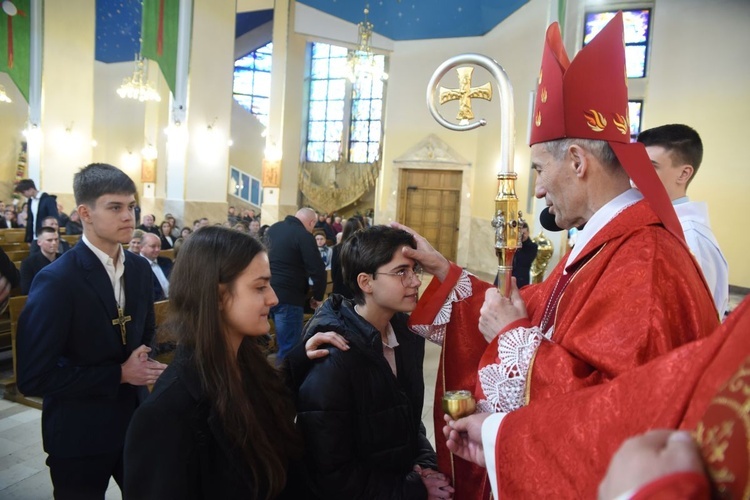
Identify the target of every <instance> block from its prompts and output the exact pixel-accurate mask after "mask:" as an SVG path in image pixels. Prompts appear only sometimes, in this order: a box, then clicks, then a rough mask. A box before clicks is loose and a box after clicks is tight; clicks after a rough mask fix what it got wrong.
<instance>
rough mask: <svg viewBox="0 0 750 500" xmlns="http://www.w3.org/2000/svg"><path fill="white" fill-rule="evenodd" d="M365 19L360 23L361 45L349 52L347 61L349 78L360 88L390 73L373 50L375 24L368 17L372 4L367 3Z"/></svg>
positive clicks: (385, 77)
mask: <svg viewBox="0 0 750 500" xmlns="http://www.w3.org/2000/svg"><path fill="white" fill-rule="evenodd" d="M364 13H365V19H364V20H363V21H362V22H361V23H359V24H358V25H357V26H358V31H359V45H358V46H357V48H356V49H355V50H354V51H352V52H349V55H348V57H347V62H348V64H349V75H348V77H349V80H350V81H351V82H352V83H353V84H354V86H355V88H356V89H357V90H358V89H359V87H360V86H361V85H362V84H364V83H369V82H371V81H374V80H379V81H383V80H387V79H388V73H386V72H385V71H383V68H382V67H380V65H379V64H378V60H377V59H375V54H374V53H373V52H372V46H371V42H372V30H373V28H374V26H373V24H372V23H371V22H370V21H369V20H368V19H367V15H368V14H369V13H370V5H369V4H365V10H364Z"/></svg>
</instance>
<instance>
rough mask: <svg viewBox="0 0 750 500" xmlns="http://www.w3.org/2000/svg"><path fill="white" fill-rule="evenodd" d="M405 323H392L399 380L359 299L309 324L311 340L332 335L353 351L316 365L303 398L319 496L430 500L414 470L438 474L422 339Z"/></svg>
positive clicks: (302, 417)
mask: <svg viewBox="0 0 750 500" xmlns="http://www.w3.org/2000/svg"><path fill="white" fill-rule="evenodd" d="M406 320H407V316H406V315H405V314H397V315H396V316H394V317H393V319H392V320H391V326H392V327H393V330H394V332H395V333H396V338H397V340H398V343H399V346H398V347H396V349H395V353H396V371H397V372H398V378H396V377H394V376H393V372H392V371H391V368H390V366H389V365H388V362H387V361H386V359H385V357H384V356H383V344H382V341H381V338H380V333H379V332H378V331H377V330H376V329H375V327H373V326H372V325H371V324H370V323H368V322H367V321H365V320H364V319H363V318H362V317H361V316H359V315H358V314H357V313H356V312H355V311H354V303H353V302H351V301H349V300H347V299H343V298H342V297H341V296H340V295H335V294H334V295H331V297H330V298H329V299H328V300H327V301H326V302H325V303H324V304H323V305H322V306H321V307H320V308H319V309H318V310H317V312H316V313H315V316H314V317H313V318H312V319H311V320H310V321H309V322H308V324H307V326H306V327H305V333H304V337H305V339H308V338H310V337H311V336H312V335H314V334H315V333H316V332H320V331H331V330H333V331H336V332H338V333H339V334H341V335H343V336H344V337H345V338H346V339H347V340H348V341H349V346H350V349H349V350H348V351H346V352H342V351H340V350H338V349H335V348H332V349H331V350H330V354H329V355H328V356H326V357H325V358H323V359H321V360H319V361H317V362H316V363H315V364H314V365H313V366H312V368H310V371H309V373H308V374H307V376H306V378H305V379H304V381H303V382H302V384H301V387H300V388H299V391H298V394H297V411H298V416H297V423H298V425H299V427H300V429H301V431H302V434H303V435H304V438H305V449H306V455H307V457H306V460H305V462H306V464H307V468H308V476H309V478H310V481H311V483H312V487H313V489H314V490H315V492H316V493H317V495H318V496H319V497H320V498H325V499H337V498H341V499H347V500H350V499H357V498H368V499H388V500H396V499H412V498H415V499H423V498H427V490H426V489H425V488H424V486H423V484H422V480H421V478H420V477H419V475H418V474H417V473H415V472H413V470H412V469H413V468H414V466H415V465H420V466H422V467H429V468H432V469H437V463H436V456H435V451H434V450H433V449H432V446H431V445H430V443H429V441H428V440H427V437H426V435H425V429H424V426H423V425H422V421H421V416H422V404H423V400H424V379H423V377H422V362H423V359H424V339H423V338H422V337H419V336H417V335H414V334H412V333H410V332H409V330H408V328H407V326H406Z"/></svg>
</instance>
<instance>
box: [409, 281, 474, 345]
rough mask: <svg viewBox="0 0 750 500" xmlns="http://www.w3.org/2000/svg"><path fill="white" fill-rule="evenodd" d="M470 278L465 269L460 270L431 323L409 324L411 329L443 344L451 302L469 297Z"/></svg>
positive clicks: (470, 292)
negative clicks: (459, 274)
mask: <svg viewBox="0 0 750 500" xmlns="http://www.w3.org/2000/svg"><path fill="white" fill-rule="evenodd" d="M471 294H472V289H471V280H470V279H469V273H468V272H466V270H462V271H461V276H459V278H458V281H456V285H455V286H454V287H453V289H452V290H451V292H450V293H449V294H448V297H447V298H446V299H445V302H444V303H443V307H441V308H440V311H438V313H437V315H436V316H435V319H434V320H433V322H432V324H431V325H411V326H410V328H411V331H412V332H414V333H416V334H417V335H420V336H422V337H424V338H426V339H427V340H429V341H430V342H434V343H435V344H438V345H443V338H445V329H446V327H447V325H448V322H450V319H451V313H452V312H453V303H454V302H460V301H462V300H464V299H466V298H467V297H471Z"/></svg>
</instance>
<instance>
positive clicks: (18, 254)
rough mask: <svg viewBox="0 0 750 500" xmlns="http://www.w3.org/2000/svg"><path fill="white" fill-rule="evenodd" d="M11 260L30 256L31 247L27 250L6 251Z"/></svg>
mask: <svg viewBox="0 0 750 500" xmlns="http://www.w3.org/2000/svg"><path fill="white" fill-rule="evenodd" d="M5 253H6V254H7V255H8V258H9V259H10V260H13V261H16V260H23V259H25V258H26V257H28V256H29V249H28V248H27V249H25V250H13V251H11V252H5Z"/></svg>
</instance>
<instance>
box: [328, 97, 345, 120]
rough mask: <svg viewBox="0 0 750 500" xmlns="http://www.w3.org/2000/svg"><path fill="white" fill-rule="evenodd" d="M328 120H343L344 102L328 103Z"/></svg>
mask: <svg viewBox="0 0 750 500" xmlns="http://www.w3.org/2000/svg"><path fill="white" fill-rule="evenodd" d="M327 118H328V119H329V120H343V119H344V101H328V116H327Z"/></svg>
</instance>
